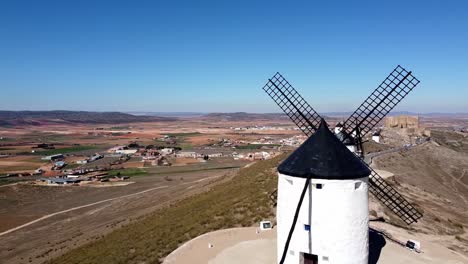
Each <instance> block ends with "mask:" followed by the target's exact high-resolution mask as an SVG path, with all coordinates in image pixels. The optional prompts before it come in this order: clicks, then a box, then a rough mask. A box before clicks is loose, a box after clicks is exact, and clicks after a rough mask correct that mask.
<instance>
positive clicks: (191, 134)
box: [166, 132, 201, 137]
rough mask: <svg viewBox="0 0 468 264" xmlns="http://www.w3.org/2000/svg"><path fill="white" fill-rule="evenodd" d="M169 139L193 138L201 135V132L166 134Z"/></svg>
mask: <svg viewBox="0 0 468 264" xmlns="http://www.w3.org/2000/svg"><path fill="white" fill-rule="evenodd" d="M166 135H167V136H169V137H192V136H197V135H201V133H200V132H186V133H168V134H166Z"/></svg>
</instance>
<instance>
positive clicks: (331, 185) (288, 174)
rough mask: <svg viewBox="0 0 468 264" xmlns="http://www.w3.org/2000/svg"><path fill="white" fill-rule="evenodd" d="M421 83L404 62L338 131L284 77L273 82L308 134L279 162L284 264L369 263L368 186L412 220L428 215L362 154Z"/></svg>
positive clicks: (270, 88)
mask: <svg viewBox="0 0 468 264" xmlns="http://www.w3.org/2000/svg"><path fill="white" fill-rule="evenodd" d="M418 84H419V80H418V79H416V78H415V77H414V76H413V75H412V73H411V71H407V70H405V69H404V68H403V67H401V66H400V65H398V66H397V67H396V68H395V69H394V70H393V71H392V72H391V73H390V74H389V75H388V76H387V78H385V80H384V81H383V82H382V83H381V84H380V85H379V86H378V87H377V88H376V89H375V90H374V92H372V94H371V95H370V96H369V97H368V98H367V99H366V100H365V101H364V102H363V103H362V104H361V105H360V106H359V107H358V108H357V109H356V111H354V112H353V114H351V116H350V117H349V118H348V119H347V120H346V121H345V122H344V123H343V124H342V127H341V128H338V131H336V132H337V134H336V135H333V134H332V133H331V132H330V131H329V130H328V127H327V125H326V123H325V122H324V121H323V119H322V118H321V117H320V115H319V114H318V113H317V112H316V111H315V110H314V109H313V108H312V107H311V106H310V105H309V104H308V103H307V102H306V101H305V100H304V98H302V96H301V95H300V94H299V93H298V92H297V91H296V90H295V89H294V88H293V87H292V86H291V85H290V84H289V82H288V81H287V80H286V79H285V78H284V77H283V76H282V75H281V74H279V73H276V74H275V75H274V76H273V77H272V78H271V79H269V80H268V82H267V84H266V85H265V86H264V87H263V90H264V91H265V92H266V93H267V94H268V95H269V96H270V97H271V98H272V99H273V100H274V101H275V102H276V104H278V106H279V107H280V108H281V109H282V110H283V111H284V112H285V113H286V114H287V115H288V116H289V118H291V120H292V121H293V122H294V123H295V124H296V125H297V126H298V127H299V129H300V130H301V131H302V132H303V133H304V134H305V135H306V136H308V137H309V138H308V139H307V140H306V141H305V142H304V144H303V145H301V146H300V147H299V148H298V149H297V150H296V151H295V152H294V153H293V154H292V155H291V156H290V157H289V158H288V159H286V160H285V161H284V162H283V163H282V164H281V165H280V166H279V167H278V171H279V181H278V201H277V222H278V227H277V231H278V261H279V263H320V264H321V263H359V264H360V263H363V264H364V263H367V256H368V246H367V243H368V237H367V236H368V205H367V201H368V192H367V191H370V192H371V194H372V195H373V196H374V197H375V198H376V199H378V200H379V201H380V202H381V203H382V204H384V205H385V206H386V207H387V208H389V209H390V210H391V211H392V212H393V213H395V214H396V215H397V216H398V217H399V218H400V219H402V220H403V221H404V222H405V223H406V224H408V225H409V224H411V223H414V222H417V221H418V219H420V218H421V217H422V214H421V213H420V212H419V211H418V210H417V209H416V208H414V207H413V206H412V205H411V204H410V203H409V202H408V201H407V200H406V199H405V198H404V197H403V196H402V195H401V194H399V193H398V192H397V191H396V190H395V189H394V188H393V187H392V186H391V185H389V184H388V183H387V182H386V181H385V180H384V179H383V178H382V177H381V176H379V175H378V173H377V172H376V171H375V170H373V169H372V168H371V167H369V166H368V165H367V164H366V163H365V162H364V160H363V154H364V153H363V152H362V138H363V137H364V135H366V134H367V133H369V132H370V131H371V130H372V129H373V128H374V127H375V126H376V125H377V124H378V123H379V122H381V121H382V119H383V118H384V117H385V116H386V115H387V114H388V113H389V112H390V111H391V110H392V109H393V108H394V107H395V106H396V105H397V104H398V103H399V102H400V101H401V100H402V99H403V98H404V97H405V96H406V95H407V94H408V93H409V92H411V91H412V90H413V88H415V87H416V86H417V85H418ZM354 137H356V138H355V139H354ZM337 142H338V143H340V144H341V145H339V144H337ZM350 142H351V143H352V144H354V146H353V148H350V147H349V146H350V144H351V143H350ZM338 146H340V147H338ZM356 150H357V151H356ZM354 151H355V152H356V155H355V154H353V152H354ZM357 154H360V155H357ZM359 159H361V160H359ZM298 193H300V196H298ZM306 194H307V195H308V196H307V198H306ZM344 198H346V199H344ZM337 200H339V201H340V202H337ZM304 201H306V203H304ZM350 209H352V210H350ZM325 212H326V213H325ZM298 222H299V224H298ZM332 227H334V228H332ZM342 228H343V229H342ZM338 230H339V231H342V232H343V233H340V232H338ZM304 231H306V232H305V233H304ZM351 238H354V239H351ZM340 254H341V255H340ZM319 257H320V258H319Z"/></svg>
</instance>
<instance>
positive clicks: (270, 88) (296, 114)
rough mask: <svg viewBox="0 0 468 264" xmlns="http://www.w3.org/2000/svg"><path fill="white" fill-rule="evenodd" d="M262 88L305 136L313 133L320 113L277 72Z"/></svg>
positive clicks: (318, 122) (318, 123) (317, 124)
mask: <svg viewBox="0 0 468 264" xmlns="http://www.w3.org/2000/svg"><path fill="white" fill-rule="evenodd" d="M263 90H264V91H265V92H266V93H267V94H268V95H269V96H270V97H271V99H273V101H275V102H276V104H278V106H279V107H280V108H281V110H283V112H284V113H285V114H286V115H288V116H289V118H291V120H292V121H293V122H294V124H296V125H297V126H298V127H299V129H301V130H302V132H304V133H305V134H306V135H307V136H310V135H312V134H313V133H315V131H316V130H317V128H318V127H319V125H320V115H319V114H318V113H317V112H316V111H315V110H314V109H313V108H312V106H310V105H309V104H308V103H307V102H306V101H305V100H304V98H302V96H301V95H300V94H299V93H298V92H297V91H296V89H294V88H293V87H292V86H291V84H289V82H288V81H286V79H285V78H284V77H283V76H282V75H281V74H280V73H279V72H277V73H276V74H275V75H273V77H272V78H271V79H268V82H267V83H266V84H265V86H264V87H263Z"/></svg>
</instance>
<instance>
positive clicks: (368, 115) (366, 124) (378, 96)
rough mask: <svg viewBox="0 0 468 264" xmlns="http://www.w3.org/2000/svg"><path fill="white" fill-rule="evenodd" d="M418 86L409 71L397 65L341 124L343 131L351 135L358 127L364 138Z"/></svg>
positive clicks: (416, 80) (417, 82) (417, 81)
mask: <svg viewBox="0 0 468 264" xmlns="http://www.w3.org/2000/svg"><path fill="white" fill-rule="evenodd" d="M418 84H419V80H418V79H416V77H414V76H413V75H412V73H411V71H407V70H406V69H405V68H403V67H401V66H400V65H398V66H397V67H396V68H395V69H394V70H393V71H392V72H391V73H390V74H389V75H388V76H387V78H385V80H384V81H383V82H382V83H381V84H380V85H379V86H378V87H377V88H376V89H375V90H374V92H372V94H371V95H369V97H367V99H366V100H365V101H364V102H363V103H362V104H361V105H360V106H359V107H358V108H357V109H356V111H354V113H352V114H351V116H349V117H348V119H347V120H346V121H345V122H344V124H343V129H344V131H346V132H347V133H348V134H349V135H352V134H353V132H356V129H357V128H358V127H359V129H360V132H361V137H364V136H365V135H366V134H367V133H369V132H370V131H372V129H373V128H374V127H375V126H376V125H377V124H378V123H379V122H380V121H382V119H383V118H384V117H385V116H386V115H387V114H388V113H389V112H390V111H391V110H392V109H393V108H395V106H396V105H397V104H398V103H399V102H400V101H401V100H402V99H403V98H405V96H406V95H407V94H408V93H409V92H411V91H412V90H413V89H414V87H416V86H417V85H418Z"/></svg>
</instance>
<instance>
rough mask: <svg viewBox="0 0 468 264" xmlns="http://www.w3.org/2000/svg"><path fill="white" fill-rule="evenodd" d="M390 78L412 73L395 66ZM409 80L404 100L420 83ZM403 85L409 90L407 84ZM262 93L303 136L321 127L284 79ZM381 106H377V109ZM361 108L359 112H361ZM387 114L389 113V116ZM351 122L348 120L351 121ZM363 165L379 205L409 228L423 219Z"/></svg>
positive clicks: (272, 81)
mask: <svg viewBox="0 0 468 264" xmlns="http://www.w3.org/2000/svg"><path fill="white" fill-rule="evenodd" d="M403 72H405V76H406V77H404V78H402V79H399V78H398V75H394V74H395V73H399V74H401V73H403ZM390 76H393V77H394V78H395V79H399V82H400V81H401V83H403V82H404V81H405V80H406V79H408V77H409V76H412V75H411V72H407V71H406V70H404V69H403V68H402V67H401V66H400V65H398V66H397V67H396V68H395V70H394V71H393V72H392V73H390V75H389V77H390ZM389 77H387V79H389ZM387 79H385V80H384V81H383V82H382V83H386V81H387ZM389 80H390V79H389ZM411 80H416V83H415V84H414V86H412V87H408V89H409V90H408V91H407V92H405V93H404V95H403V97H404V96H406V95H407V94H408V93H409V92H410V91H411V90H412V89H413V88H414V87H415V86H416V85H417V84H418V83H419V80H417V79H416V78H414V77H412V78H411ZM390 83H391V81H390ZM400 85H401V84H400ZM406 85H407V86H408V84H406ZM382 87H383V86H382V84H381V85H380V86H379V87H378V88H377V90H378V89H380V88H382ZM398 87H399V85H398V83H396V84H395V86H394V87H392V88H391V89H390V90H389V91H388V93H387V94H386V95H385V96H383V97H376V98H380V99H381V100H380V101H381V102H385V100H387V98H389V97H390V95H392V93H393V92H395V91H397V92H399V91H398ZM282 89H283V90H282ZM382 89H385V88H382ZM403 89H405V87H403ZM263 90H265V92H266V93H267V94H268V95H269V96H270V97H271V98H272V99H273V101H275V103H276V104H277V105H278V106H279V107H280V108H281V109H282V110H283V111H284V112H285V113H286V114H287V115H288V116H289V117H290V118H291V120H292V121H293V122H294V123H295V124H296V125H297V126H298V127H299V129H301V131H302V132H303V133H304V134H305V135H306V136H308V137H309V136H311V135H312V134H313V133H315V131H316V127H318V124H319V123H320V120H321V117H320V115H319V114H318V113H317V112H316V111H315V110H314V109H313V108H312V107H311V106H310V105H309V104H308V103H307V102H306V101H305V100H304V98H302V96H301V95H300V94H299V93H298V92H297V91H296V90H295V89H294V88H293V87H292V85H290V84H289V82H288V81H286V79H285V78H284V77H283V76H282V75H281V74H279V73H276V74H275V75H274V76H273V78H271V79H269V80H268V82H267V84H266V85H265V86H264V87H263ZM374 93H375V91H374ZM374 93H373V94H371V96H369V97H368V99H367V100H366V101H368V100H369V98H373V97H372V95H374ZM403 97H402V98H399V97H397V96H393V95H392V97H390V98H392V99H393V98H396V99H397V100H398V102H400V101H401V99H403ZM366 101H365V102H364V103H363V104H361V106H363V105H365V103H366ZM398 102H397V103H398ZM294 103H298V105H299V106H296V105H294ZM390 103H391V102H388V103H387V104H390ZM397 103H395V104H393V106H392V107H391V109H393V107H394V106H395V105H396V104H397ZM380 104H382V103H378V104H377V106H378V105H380ZM367 105H368V104H367ZM361 106H360V107H359V108H361ZM359 108H358V110H359ZM384 109H387V108H384ZM391 109H390V110H391ZM358 110H356V111H355V112H354V113H357V112H358ZM390 110H388V112H389V111H390ZM372 112H374V111H372ZM372 112H369V113H372ZM388 112H387V113H388ZM354 113H353V114H354ZM366 116H367V117H371V115H366ZM379 116H380V115H377V117H378V118H379ZM307 117H311V120H309V121H308V120H307ZM350 118H351V117H350ZM350 118H348V120H350ZM382 118H383V117H381V118H380V120H381V119H382ZM348 120H347V122H350V123H348V124H352V123H351V121H348ZM357 120H359V119H357ZM365 120H366V119H361V120H360V121H359V122H360V123H361V124H363V123H364V122H365ZM380 120H379V122H380ZM354 122H356V120H354ZM377 123H378V122H367V123H366V127H368V128H370V130H372V128H373V126H372V127H371V125H372V124H374V126H375V125H376V124H377ZM355 124H356V123H355ZM358 124H359V123H358ZM358 127H359V125H356V126H355V127H354V129H352V130H350V132H352V131H355V130H356V129H357V128H358ZM370 130H369V131H370ZM367 132H368V131H367ZM367 132H365V133H367ZM361 133H362V134H361V135H362V136H363V135H365V133H363V132H361ZM343 140H345V139H343ZM363 163H364V164H365V165H366V166H367V167H368V168H369V170H370V171H371V175H369V191H370V192H371V193H372V194H373V195H374V196H375V197H376V198H377V199H378V200H379V201H381V202H382V203H383V204H384V205H385V206H386V207H387V208H389V209H390V210H392V211H393V212H394V213H395V214H396V215H397V216H398V217H400V218H401V219H402V220H403V221H404V222H405V223H406V224H408V225H409V224H412V223H414V222H417V221H418V219H420V218H421V217H422V214H421V213H420V212H419V211H418V210H417V209H416V208H414V207H413V206H412V205H411V204H410V203H409V202H408V201H407V200H406V199H405V198H404V197H403V196H402V195H401V194H399V193H398V192H397V191H396V190H395V189H394V188H393V187H392V186H390V185H389V184H388V183H387V182H386V181H385V180H384V179H383V178H382V177H381V176H380V175H379V174H378V173H377V172H376V171H375V170H374V169H372V168H371V167H370V166H369V165H367V163H366V162H365V161H364V160H363Z"/></svg>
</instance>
